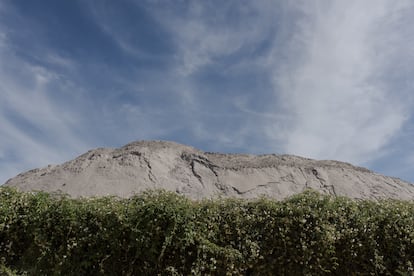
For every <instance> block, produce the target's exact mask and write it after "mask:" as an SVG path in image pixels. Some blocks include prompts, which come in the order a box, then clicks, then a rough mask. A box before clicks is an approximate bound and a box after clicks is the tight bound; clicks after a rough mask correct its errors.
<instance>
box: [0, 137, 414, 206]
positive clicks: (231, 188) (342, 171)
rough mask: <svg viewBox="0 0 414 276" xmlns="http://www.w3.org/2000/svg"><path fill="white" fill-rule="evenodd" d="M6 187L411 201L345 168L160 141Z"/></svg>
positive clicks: (363, 172) (99, 152)
mask: <svg viewBox="0 0 414 276" xmlns="http://www.w3.org/2000/svg"><path fill="white" fill-rule="evenodd" d="M6 185H7V186H14V187H17V188H19V189H21V190H24V191H30V190H42V191H47V192H58V191H60V192H63V193H67V194H69V195H70V196H73V197H81V196H82V197H89V196H103V195H115V196H120V197H129V196H132V195H134V194H136V193H140V192H142V191H145V190H148V189H165V190H169V191H173V192H177V193H179V194H183V195H186V196H188V197H190V198H193V199H201V198H212V197H218V196H222V197H238V198H257V197H260V196H266V197H271V198H275V199H283V198H286V197H288V196H291V195H294V194H298V193H301V192H303V191H304V190H306V189H314V190H317V191H319V192H321V193H324V194H331V195H336V196H347V197H350V198H364V199H380V198H396V199H405V200H406V199H414V185H412V184H410V183H407V182H404V181H402V180H399V179H396V178H392V177H386V176H382V175H379V174H376V173H374V172H372V171H370V170H367V169H364V168H361V167H355V166H353V165H351V164H349V163H343V162H338V161H316V160H312V159H307V158H302V157H298V156H291V155H275V154H268V155H246V154H221V153H209V152H203V151H200V150H197V149H195V148H192V147H189V146H185V145H181V144H177V143H174V142H166V141H139V142H133V143H130V144H128V145H125V146H123V147H121V148H118V149H106V148H99V149H95V150H90V151H88V152H87V153H85V154H83V155H81V156H79V157H78V158H76V159H74V160H71V161H68V162H66V163H63V164H61V165H57V166H49V167H46V168H42V169H35V170H31V171H28V172H25V173H22V174H20V175H18V176H16V177H14V178H12V179H10V180H9V181H7V183H6Z"/></svg>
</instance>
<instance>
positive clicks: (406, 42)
mask: <svg viewBox="0 0 414 276" xmlns="http://www.w3.org/2000/svg"><path fill="white" fill-rule="evenodd" d="M412 26H414V2H413V1H411V0H408V1H405V0H399V1H395V0H364V1H360V0H347V1H343V0H294V1H291V0H255V1H250V0H249V1H247V0H228V1H218V0H217V1H216V0H203V1H197V0H193V1H184V0H174V1H172V0H171V1H169V0H136V1H134V0H119V1H109V0H99V1H98V0H96V1H92V0H90V1H89V0H78V1H76V0H71V1H56V0H42V1H25V0H0V183H4V182H5V181H6V180H7V179H8V178H10V177H13V176H15V175H16V174H18V173H20V172H22V171H26V170H29V169H33V168H38V167H44V166H47V165H48V164H59V163H62V162H64V161H67V160H70V159H73V158H75V157H77V156H78V155H80V154H82V153H84V152H85V151H87V150H89V149H93V148H97V147H119V146H122V145H124V144H127V143H129V142H132V141H136V140H171V141H175V142H178V143H183V144H187V145H190V146H193V147H196V148H199V149H201V150H204V151H214V152H217V151H219V152H226V153H252V154H264V153H277V154H294V155H299V156H304V157H308V158H314V159H334V160H340V161H345V162H350V163H352V164H354V165H358V166H363V167H367V168H369V169H371V170H373V171H375V172H378V173H381V174H385V175H390V176H395V177H399V178H402V179H404V180H407V181H410V182H413V183H414V169H413V168H414V142H413V141H414V139H413V137H414V117H413V115H414V108H413V107H414V77H413V76H414V28H412Z"/></svg>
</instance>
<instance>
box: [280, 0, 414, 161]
mask: <svg viewBox="0 0 414 276" xmlns="http://www.w3.org/2000/svg"><path fill="white" fill-rule="evenodd" d="M296 8H297V9H298V10H299V11H300V12H301V14H302V16H301V17H300V18H299V20H298V23H297V26H296V29H295V35H294V36H293V37H292V40H291V41H290V45H291V47H290V48H286V49H285V54H286V55H288V56H289V57H290V58H289V59H290V62H289V63H288V64H286V65H284V66H278V65H277V58H278V57H277V56H276V57H275V58H274V60H273V62H274V63H275V64H276V65H275V74H274V78H273V80H274V84H275V89H276V90H275V93H277V95H278V98H279V100H280V102H282V103H279V104H278V106H279V108H280V110H283V111H284V112H287V113H289V114H290V116H291V119H290V120H289V124H288V125H287V124H284V126H285V130H284V131H285V132H284V133H283V137H280V136H278V137H279V138H281V139H282V142H283V144H284V150H285V151H286V152H290V153H295V154H298V155H305V156H310V157H313V158H324V159H340V160H345V161H350V162H354V163H358V164H361V163H365V162H368V161H371V160H373V159H375V158H378V157H379V156H380V155H381V152H382V150H383V148H384V146H386V145H387V143H388V142H389V141H390V139H391V138H393V137H394V136H395V135H397V134H398V133H399V131H400V130H401V128H402V126H403V125H404V123H405V122H407V120H408V119H409V116H410V109H409V107H410V105H411V104H412V103H413V102H412V100H413V99H412V96H410V94H411V93H412V91H411V89H410V87H409V86H407V87H405V88H403V89H402V90H395V89H393V88H394V87H395V85H397V84H396V83H392V80H390V79H388V78H387V76H386V74H388V73H389V72H390V71H391V70H397V71H394V74H396V75H399V76H403V75H406V74H407V73H408V72H412V70H413V65H412V61H410V63H409V64H410V65H409V66H408V67H407V68H404V67H401V66H400V65H398V63H399V60H401V59H404V58H410V53H411V51H410V50H408V48H407V42H409V43H412V39H409V40H407V38H406V35H407V32H408V33H410V32H411V33H412V31H410V27H409V26H410V25H411V24H407V25H405V24H404V25H403V24H401V23H402V22H405V23H409V22H408V21H412V20H411V19H410V17H411V18H412V14H413V9H412V6H411V4H410V3H409V2H404V1H401V2H395V1H386V0H384V1H363V2H361V1H347V2H343V1H330V2H325V1H306V2H305V1H304V2H301V4H300V5H298V6H297V7H296ZM411 37H412V34H411ZM412 46H414V45H412ZM411 58H412V57H411ZM411 88H412V87H411ZM273 131H274V132H278V130H277V129H274V130H273ZM275 136H277V135H275Z"/></svg>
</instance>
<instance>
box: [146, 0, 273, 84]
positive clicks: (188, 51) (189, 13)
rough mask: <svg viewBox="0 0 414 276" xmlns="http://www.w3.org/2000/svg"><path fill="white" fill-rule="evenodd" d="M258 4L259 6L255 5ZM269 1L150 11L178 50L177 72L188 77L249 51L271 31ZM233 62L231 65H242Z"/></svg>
mask: <svg viewBox="0 0 414 276" xmlns="http://www.w3.org/2000/svg"><path fill="white" fill-rule="evenodd" d="M257 3H259V4H257ZM276 9H277V7H276V5H272V1H267V0H264V1H255V2H251V1H226V2H222V3H220V5H219V7H218V6H217V3H215V2H214V1H203V2H189V5H188V7H186V9H185V11H183V10H180V12H179V13H177V12H176V11H175V10H174V9H171V10H168V9H167V10H164V9H154V10H152V12H153V13H154V14H155V15H156V18H157V19H158V20H159V22H160V23H161V24H162V25H163V26H164V27H165V28H167V29H168V30H169V31H170V32H171V33H172V34H173V36H172V37H173V39H174V41H175V44H176V45H177V47H178V52H177V54H176V57H177V67H176V70H177V73H178V74H179V75H181V76H188V75H191V74H192V73H194V72H197V70H198V69H200V68H202V67H203V66H205V65H209V64H211V63H214V62H215V61H216V59H218V60H220V59H221V58H223V57H226V56H229V55H232V54H234V53H236V52H237V51H239V50H241V49H242V48H249V47H250V48H252V49H253V47H254V45H255V44H257V43H259V42H260V41H261V40H262V39H265V38H266V37H267V35H268V33H269V30H270V29H271V28H272V21H273V20H274V18H273V17H272V15H274V14H273V13H272V12H273V11H274V10H276ZM242 62H243V60H237V61H235V63H242Z"/></svg>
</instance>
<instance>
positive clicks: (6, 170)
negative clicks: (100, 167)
mask: <svg viewBox="0 0 414 276" xmlns="http://www.w3.org/2000/svg"><path fill="white" fill-rule="evenodd" d="M9 47H10V45H9V44H8V43H7V41H5V43H3V44H2V45H1V47H0V125H1V128H0V152H1V158H0V184H2V183H3V182H4V181H6V180H7V179H8V178H9V177H12V176H14V174H16V173H17V172H21V171H23V170H27V169H31V168H35V167H39V166H45V165H47V164H50V163H57V162H62V161H65V160H66V159H68V158H71V157H73V156H74V154H77V153H81V152H83V151H84V150H86V149H87V148H88V146H87V145H86V143H85V142H84V141H82V140H81V139H80V137H78V135H77V134H76V133H75V131H76V127H75V126H76V124H79V120H80V119H79V117H78V116H77V115H76V113H74V112H73V111H74V110H72V108H71V107H69V106H62V105H60V104H58V103H56V102H55V101H54V100H53V99H52V97H51V95H53V93H61V92H62V91H64V90H65V89H66V88H67V87H65V80H64V79H62V78H61V76H59V75H57V74H56V73H55V72H53V71H51V70H50V69H48V68H46V67H44V66H42V65H34V64H31V63H28V62H26V61H24V60H22V59H21V58H20V57H18V56H16V55H15V54H14V53H13V51H12V50H11V49H9ZM53 60H55V61H56V59H53Z"/></svg>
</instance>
